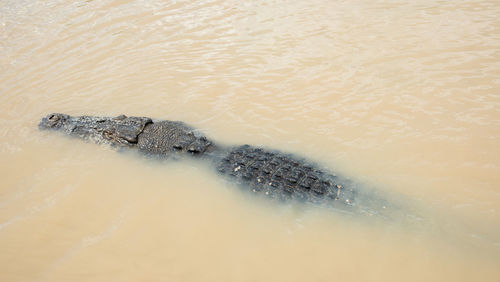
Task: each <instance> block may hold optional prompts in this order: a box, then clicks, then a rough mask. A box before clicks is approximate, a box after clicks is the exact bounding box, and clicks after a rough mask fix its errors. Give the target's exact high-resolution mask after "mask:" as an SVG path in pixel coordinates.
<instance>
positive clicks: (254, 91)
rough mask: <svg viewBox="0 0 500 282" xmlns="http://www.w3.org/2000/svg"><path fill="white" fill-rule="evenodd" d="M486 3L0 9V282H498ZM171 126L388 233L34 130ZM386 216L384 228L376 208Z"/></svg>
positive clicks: (496, 102) (498, 151)
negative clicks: (51, 121)
mask: <svg viewBox="0 0 500 282" xmlns="http://www.w3.org/2000/svg"><path fill="white" fill-rule="evenodd" d="M499 15H500V4H499V2H498V1H485V0H477V1H474V0H463V1H432V0H421V1H399V0H395V1H389V0H380V1H379V0H377V1H372V0H370V1H367V0H366V1H365V0H353V1H338V0H331V1H328V0H307V1H306V0H300V1H280V0H274V1H273V0H271V1H267V0H266V1H234V0H219V1H144V0H143V1H140V0H137V1H121V0H117V1H108V0H102V1H90V0H88V1H62V0H61V1H56V0H52V1H34V0H2V1H0V54H1V56H0V109H1V111H0V171H1V172H0V173H1V180H0V250H1V251H0V280H1V281H499V280H500V267H499V266H500V211H499V207H500V50H499V49H500V17H499ZM50 112H64V113H68V114H72V115H84V114H86V115H104V116H115V115H118V114H122V113H124V114H127V115H138V116H148V117H153V118H156V119H170V120H182V121H184V122H186V123H189V124H191V125H192V126H194V127H196V128H199V129H201V130H202V131H203V132H204V133H205V134H206V135H207V136H209V137H210V138H211V139H214V140H217V141H218V142H221V143H225V144H243V143H248V144H253V145H262V146H266V147H269V148H276V149H280V150H282V151H286V152H292V153H295V154H297V155H300V156H304V157H307V158H308V159H310V160H314V161H316V162H317V163H320V164H322V165H325V166H327V167H329V169H330V170H332V171H336V172H339V173H342V174H344V175H346V176H349V177H351V178H352V179H355V180H356V181H359V182H360V183H365V184H366V185H368V186H372V187H376V189H379V191H380V192H381V193H384V194H385V195H387V196H388V198H387V200H388V201H394V202H398V203H401V204H403V206H402V208H401V210H397V211H393V214H394V215H395V218H396V219H385V218H378V217H375V218H369V217H367V216H359V217H357V216H346V215H342V214H340V213H336V212H335V211H332V210H329V209H325V208H319V207H310V206H309V207H307V206H306V207H304V206H298V205H294V204H285V205H283V204H277V203H274V202H270V201H265V200H262V199H260V198H255V197H252V196H250V195H247V194H245V193H242V192H241V190H240V189H239V188H238V187H236V186H234V185H232V184H231V183H229V182H227V181H225V180H224V179H222V178H221V177H219V176H217V175H216V174H215V173H213V172H212V170H211V168H209V167H205V166H204V165H202V164H201V163H198V162H195V161H193V162H157V161H152V160H148V159H146V158H141V157H140V156H138V155H134V154H122V153H117V152H115V151H114V150H112V149H111V148H107V147H103V146H98V145H95V144H90V143H86V142H83V141H80V140H74V139H70V138H65V137H63V136H60V135H57V134H52V133H49V132H40V131H39V130H38V128H37V123H38V121H39V119H40V118H41V117H42V116H44V115H46V114H47V113H50ZM389 212H391V211H389Z"/></svg>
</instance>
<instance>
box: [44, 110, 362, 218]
mask: <svg viewBox="0 0 500 282" xmlns="http://www.w3.org/2000/svg"><path fill="white" fill-rule="evenodd" d="M39 128H40V129H51V130H57V131H61V132H64V133H66V134H68V135H71V136H76V137H79V138H83V139H88V140H91V141H93V142H95V143H105V144H110V145H113V146H120V147H127V148H136V149H138V151H139V152H141V153H144V154H147V155H151V156H157V157H160V158H163V157H184V156H186V157H194V158H200V159H203V160H206V161H208V162H210V163H211V164H212V166H213V167H215V168H216V170H217V171H218V173H220V174H222V175H224V176H226V177H227V178H228V179H232V180H235V182H237V183H238V184H241V185H242V186H243V187H246V189H248V190H249V191H251V192H254V193H258V194H262V195H264V196H266V197H271V198H275V199H280V200H297V201H300V202H313V203H328V204H333V205H336V206H342V207H346V208H348V207H351V206H353V205H355V203H356V199H355V198H356V193H357V191H356V189H355V188H354V187H353V185H352V183H351V182H349V181H347V180H345V179H343V178H340V177H338V176H336V175H334V174H332V173H329V172H328V171H326V170H323V169H321V168H320V167H319V166H317V165H315V164H312V163H310V162H308V161H306V160H303V159H299V158H296V157H294V156H292V155H290V154H286V153H283V152H280V151H275V150H268V149H264V148H259V147H254V146H250V145H243V146H223V145H218V144H216V143H214V142H212V141H211V140H208V139H207V138H206V137H205V136H204V135H203V134H201V133H199V132H198V131H197V130H195V129H194V128H192V127H190V126H188V125H186V124H184V123H183V122H179V121H153V120H152V119H150V118H146V117H126V116H124V115H121V116H118V117H114V118H111V117H91V116H80V117H72V116H69V115H66V114H57V113H56V114H49V115H47V116H46V117H44V118H43V119H42V120H41V122H40V124H39Z"/></svg>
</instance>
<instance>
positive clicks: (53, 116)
mask: <svg viewBox="0 0 500 282" xmlns="http://www.w3.org/2000/svg"><path fill="white" fill-rule="evenodd" d="M49 120H50V121H58V120H59V116H57V115H50V116H49Z"/></svg>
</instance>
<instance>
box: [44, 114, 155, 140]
mask: <svg viewBox="0 0 500 282" xmlns="http://www.w3.org/2000/svg"><path fill="white" fill-rule="evenodd" d="M149 123H152V121H151V119H150V118H146V117H127V116H124V115H120V116H118V117H114V118H113V117H92V116H79V117H72V116H69V115H66V114H58V113H53V114H49V115H47V116H46V117H44V118H42V120H41V121H40V124H39V125H38V127H39V128H40V129H42V130H56V131H60V132H63V133H65V134H68V135H71V136H75V137H79V138H82V139H86V140H91V141H93V142H95V143H105V144H111V145H118V146H135V145H136V144H137V139H138V136H139V134H141V133H142V131H143V130H144V128H145V127H146V125H147V124H149Z"/></svg>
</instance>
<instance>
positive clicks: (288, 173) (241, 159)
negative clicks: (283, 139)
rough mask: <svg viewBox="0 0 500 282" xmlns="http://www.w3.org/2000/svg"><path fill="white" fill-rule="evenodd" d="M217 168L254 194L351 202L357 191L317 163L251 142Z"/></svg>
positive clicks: (234, 149) (227, 154) (235, 151)
mask: <svg viewBox="0 0 500 282" xmlns="http://www.w3.org/2000/svg"><path fill="white" fill-rule="evenodd" d="M217 170H218V171H219V172H220V173H221V174H224V175H227V176H228V177H230V178H233V179H236V180H237V182H239V183H240V184H244V186H245V187H248V188H249V189H250V191H252V192H254V193H259V194H264V195H266V196H269V197H272V198H277V199H280V200H288V199H296V200H298V201H305V202H319V203H321V202H326V201H328V202H331V201H336V202H339V203H343V204H347V205H351V204H353V201H354V191H353V190H352V189H350V188H349V187H346V186H345V182H342V181H340V179H339V178H338V177H337V176H335V175H333V174H329V173H327V172H325V171H323V170H321V169H319V168H318V167H317V166H315V165H314V164H311V163H309V162H307V161H305V160H299V159H296V158H294V157H293V156H292V155H289V154H285V153H281V152H278V151H271V150H265V149H262V148H258V147H252V146H249V145H244V146H239V147H234V148H231V149H230V150H229V151H228V152H227V153H226V154H225V155H224V156H223V157H222V158H220V159H219V160H218V161H217Z"/></svg>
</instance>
